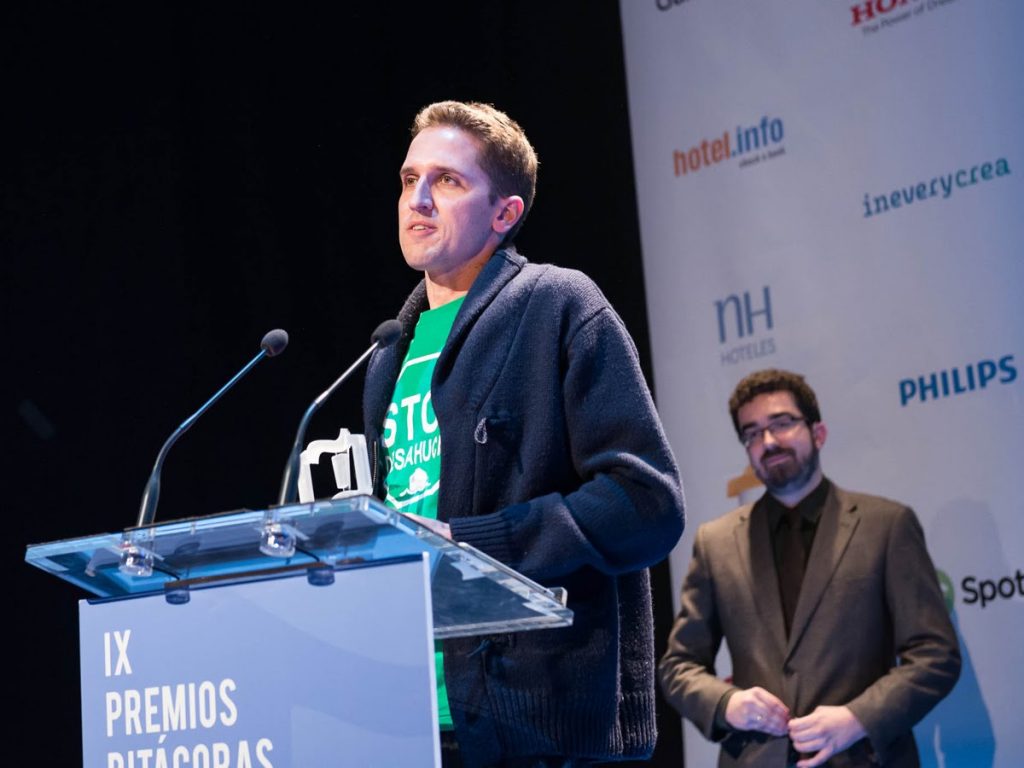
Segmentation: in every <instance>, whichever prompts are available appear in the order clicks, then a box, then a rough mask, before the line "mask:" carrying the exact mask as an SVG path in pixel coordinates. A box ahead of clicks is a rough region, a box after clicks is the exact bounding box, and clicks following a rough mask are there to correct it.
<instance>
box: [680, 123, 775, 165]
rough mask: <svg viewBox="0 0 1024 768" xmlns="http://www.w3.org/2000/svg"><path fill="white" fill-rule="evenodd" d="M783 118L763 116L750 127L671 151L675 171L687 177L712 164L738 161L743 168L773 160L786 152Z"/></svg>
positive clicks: (741, 127)
mask: <svg viewBox="0 0 1024 768" xmlns="http://www.w3.org/2000/svg"><path fill="white" fill-rule="evenodd" d="M785 133H786V131H785V126H784V125H783V123H782V118H781V117H769V116H767V115H765V116H763V117H762V118H761V119H760V120H759V121H757V122H755V123H753V124H749V125H737V126H736V128H735V130H729V129H726V130H724V131H722V133H721V134H719V135H718V136H715V137H713V138H705V139H701V140H700V141H698V142H697V143H695V144H694V145H693V146H692V147H690V148H689V149H674V150H672V171H673V173H674V174H675V175H676V176H688V175H690V174H693V173H696V172H697V171H699V170H701V169H702V168H706V167H707V166H709V165H717V164H718V163H721V162H724V161H726V160H731V159H733V158H736V159H737V160H738V161H739V167H740V168H748V167H750V166H752V165H757V164H758V163H761V162H765V161H767V160H771V159H773V158H776V157H779V156H781V155H784V154H785V153H786V147H785V146H784V145H783V143H782V140H783V138H784V137H785Z"/></svg>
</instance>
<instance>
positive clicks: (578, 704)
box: [363, 101, 683, 768]
mask: <svg viewBox="0 0 1024 768" xmlns="http://www.w3.org/2000/svg"><path fill="white" fill-rule="evenodd" d="M412 137H413V138H412V142H411V144H410V146H409V150H408V154H407V156H406V158H405V162H404V164H403V166H402V169H401V171H400V181H401V194H400V197H399V200H398V226H399V242H400V244H401V248H402V253H403V255H404V256H405V260H406V262H407V263H408V264H409V266H410V267H412V268H413V269H415V270H418V271H420V272H422V273H423V281H422V282H421V283H419V285H418V286H417V287H416V289H415V290H414V291H413V292H412V295H411V296H409V298H408V300H407V301H406V303H405V306H404V307H403V308H402V310H401V313H400V314H399V320H400V321H401V323H402V326H403V334H402V337H401V339H400V340H399V342H398V343H397V344H395V345H393V346H391V347H388V348H385V349H382V350H377V351H376V352H375V353H374V355H373V357H372V358H371V359H370V364H369V368H368V371H367V376H366V388H365V392H364V399H363V406H364V417H365V420H366V424H365V433H366V437H367V441H368V444H369V445H370V446H371V451H372V457H373V458H372V464H373V471H374V487H375V492H376V493H377V494H379V495H380V496H381V497H382V498H384V499H385V500H386V502H387V503H388V504H389V505H391V506H392V507H394V508H396V509H398V510H401V511H402V512H404V513H408V514H413V515H417V516H419V518H420V520H421V522H424V523H425V524H427V525H429V526H430V527H432V528H433V529H434V530H435V531H437V532H438V533H440V534H442V535H444V536H446V537H449V538H451V539H453V540H455V541H460V542H466V543H468V544H469V545H471V546H473V547H475V548H477V549H479V550H481V551H483V552H485V553H487V554H488V555H491V556H492V557H494V558H496V559H498V560H500V561H501V562H503V563H505V564H507V565H508V566H510V567H511V568H513V569H515V570H517V571H519V572H520V573H522V574H523V575H525V576H527V577H529V578H531V579H533V580H535V581H538V582H540V583H541V584H543V585H545V586H547V587H556V586H557V587H564V588H565V589H566V590H567V592H568V596H569V603H568V605H569V608H571V609H572V610H573V612H574V622H573V625H572V626H571V627H567V628H560V629H547V630H535V631H527V632H520V633H516V634H511V635H498V636H487V637H474V638H459V639H454V640H445V641H444V643H443V666H442V665H441V664H439V671H440V672H441V674H440V675H439V678H438V679H439V682H440V681H441V680H443V686H442V685H439V709H440V714H441V720H442V726H441V727H442V753H443V755H444V760H445V765H446V766H467V768H476V767H477V766H505V767H506V768H519V767H522V768H527V767H529V768H534V767H537V766H578V765H587V764H590V763H592V762H596V761H601V760H611V759H628V758H643V757H646V756H647V755H649V754H650V753H651V751H652V749H653V747H654V740H655V725H654V695H655V694H654V645H653V627H652V618H651V596H650V584H649V578H648V573H647V570H646V569H647V567H648V566H650V565H652V564H654V563H656V562H658V561H659V560H661V559H662V558H664V557H665V556H666V555H667V554H668V552H669V551H670V550H671V549H672V547H673V545H674V544H675V543H676V541H677V540H678V538H679V536H680V534H681V532H682V528H683V501H682V492H681V488H680V483H679V477H678V472H677V469H676V465H675V460H674V458H673V456H672V453H671V450H670V448H669V446H668V443H667V441H666V439H665V436H664V433H663V431H662V428H661V424H660V421H659V419H658V416H657V413H656V412H655V409H654V405H653V402H652V400H651V396H650V393H649V391H648V389H647V386H646V384H645V382H644V379H643V375H642V373H641V370H640V366H639V364H638V361H637V355H636V350H635V347H634V345H633V342H632V340H631V339H630V337H629V335H628V333H627V332H626V329H625V327H624V326H623V324H622V321H621V320H620V318H619V317H618V315H617V314H616V313H615V311H614V310H613V309H612V308H611V306H610V305H609V304H608V302H607V300H606V299H605V298H604V296H603V295H602V294H601V292H600V291H599V290H598V288H597V286H595V285H594V283H593V282H591V281H590V280H589V279H588V278H587V277H585V276H584V275H582V274H581V273H579V272H575V271H571V270H566V269H560V268H558V267H554V266H550V265H541V264H531V263H530V262H528V261H527V260H526V259H525V258H524V257H523V256H522V255H520V254H519V253H517V252H516V250H515V248H514V247H512V240H513V238H514V237H515V235H516V233H517V232H518V230H519V228H520V227H521V225H522V223H523V220H524V218H525V216H526V214H527V212H528V211H529V209H530V205H531V203H532V202H533V198H534V191H535V188H536V178H537V157H536V154H535V153H534V150H533V147H532V146H531V145H530V143H529V141H528V140H527V138H526V136H525V134H524V133H523V131H522V129H521V128H520V127H519V125H518V124H516V123H515V122H514V121H513V120H511V119H510V118H509V117H508V116H507V115H505V114H504V113H502V112H500V111H498V110H496V109H494V108H493V107H491V106H489V105H485V104H477V103H461V102H451V101H448V102H439V103H436V104H431V105H429V106H427V107H425V108H424V109H422V110H421V111H420V112H419V114H418V115H417V116H416V118H415V121H414V124H413V127H412Z"/></svg>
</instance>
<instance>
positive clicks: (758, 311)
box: [715, 285, 772, 344]
mask: <svg viewBox="0 0 1024 768" xmlns="http://www.w3.org/2000/svg"><path fill="white" fill-rule="evenodd" d="M760 301H761V304H760V306H759V307H755V305H754V300H753V299H751V297H750V291H744V292H743V295H742V296H737V295H736V294H732V295H730V296H726V297H725V298H724V299H722V300H721V301H716V302H715V311H716V312H717V313H718V342H719V343H720V344H725V342H726V341H728V340H729V338H730V336H732V337H735V338H738V339H742V338H744V337H745V336H750V335H752V334H753V333H754V325H755V321H756V320H757V319H758V318H762V320H763V322H764V330H767V331H770V330H771V329H772V296H771V291H770V290H769V289H768V286H767V285H766V286H765V287H764V288H763V289H762V290H761V299H760ZM730 330H731V331H732V333H731V334H730Z"/></svg>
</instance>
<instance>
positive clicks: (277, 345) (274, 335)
mask: <svg viewBox="0 0 1024 768" xmlns="http://www.w3.org/2000/svg"><path fill="white" fill-rule="evenodd" d="M287 346H288V333H287V332H286V331H284V330H282V329H280V328H275V329H274V330H272V331H269V332H268V333H267V334H266V335H265V336H264V337H263V340H262V341H261V342H260V351H259V354H258V355H256V357H254V358H253V359H252V360H250V361H249V363H248V364H247V365H246V366H245V367H244V368H243V369H242V370H240V371H239V372H238V373H236V374H235V375H234V377H233V378H232V379H231V381H229V382H228V383H227V384H225V385H224V386H223V387H221V388H220V389H219V390H218V391H217V393H216V394H215V395H214V396H213V397H211V398H210V399H209V400H207V401H206V402H205V403H203V406H202V407H201V408H200V409H199V410H198V411H196V412H195V413H193V414H192V415H191V416H189V417H188V418H187V419H185V421H183V422H182V423H181V426H179V427H178V428H177V429H176V430H174V432H173V433H172V434H171V436H170V437H168V438H167V442H165V443H164V445H163V448H161V449H160V453H159V454H157V457H156V462H155V463H154V464H153V471H152V472H151V473H150V475H149V483H147V485H146V491H145V493H143V494H142V504H141V506H140V507H139V521H138V523H137V524H136V527H138V528H141V527H143V526H145V525H149V524H150V523H152V522H153V518H154V517H155V516H156V504H157V501H158V500H159V498H160V470H161V469H162V468H163V465H164V459H165V458H166V457H167V452H168V451H169V450H170V449H171V446H172V445H174V443H175V442H176V441H177V439H178V438H179V437H181V436H182V435H183V434H185V432H186V431H187V430H188V428H189V427H191V426H192V425H193V424H195V423H196V420H197V419H198V418H199V417H200V416H202V415H203V414H204V413H206V410H207V408H209V407H210V406H211V405H213V404H214V403H215V402H217V401H218V400H219V399H220V397H221V395H223V394H224V393H225V392H227V391H228V390H229V389H231V387H233V386H234V385H235V383H236V382H237V381H238V380H239V379H241V378H242V377H243V376H245V374H247V373H248V372H249V371H251V370H252V369H253V367H254V366H255V365H256V363H258V362H259V361H260V360H262V359H263V358H264V357H275V356H277V355H279V354H281V353H282V352H284V348H285V347H287Z"/></svg>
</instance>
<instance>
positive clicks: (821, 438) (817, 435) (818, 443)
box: [811, 421, 828, 451]
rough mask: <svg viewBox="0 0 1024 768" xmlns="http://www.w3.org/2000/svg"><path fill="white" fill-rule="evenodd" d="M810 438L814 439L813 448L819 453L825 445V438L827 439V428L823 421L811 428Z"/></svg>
mask: <svg viewBox="0 0 1024 768" xmlns="http://www.w3.org/2000/svg"><path fill="white" fill-rule="evenodd" d="M811 437H813V438H814V446H815V447H816V448H817V449H818V450H819V451H820V450H821V447H822V446H823V445H825V438H827V437H828V427H826V426H825V422H824V421H819V422H818V423H817V424H814V425H813V426H812V427H811Z"/></svg>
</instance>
